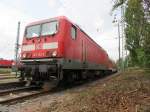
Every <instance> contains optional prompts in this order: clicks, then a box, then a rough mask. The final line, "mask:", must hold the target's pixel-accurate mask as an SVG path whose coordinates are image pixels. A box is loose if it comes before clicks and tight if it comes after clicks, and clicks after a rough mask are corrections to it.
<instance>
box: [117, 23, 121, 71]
mask: <svg viewBox="0 0 150 112" xmlns="http://www.w3.org/2000/svg"><path fill="white" fill-rule="evenodd" d="M118 44H119V45H118V52H119V67H120V65H121V63H120V60H121V59H120V51H121V50H120V24H119V22H118ZM119 69H120V68H119Z"/></svg>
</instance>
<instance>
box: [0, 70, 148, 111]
mask: <svg viewBox="0 0 150 112" xmlns="http://www.w3.org/2000/svg"><path fill="white" fill-rule="evenodd" d="M116 76H117V77H115V75H112V76H110V77H106V78H104V79H100V80H97V81H94V82H90V83H86V84H83V85H81V86H76V87H74V88H70V89H66V90H63V91H58V92H56V93H53V94H49V95H44V96H40V97H37V98H32V99H30V100H26V101H24V102H22V103H17V104H14V105H10V106H0V111H2V112H150V86H149V85H150V72H146V73H145V71H143V70H138V71H137V70H135V71H134V70H133V71H128V72H125V73H123V74H121V75H116Z"/></svg>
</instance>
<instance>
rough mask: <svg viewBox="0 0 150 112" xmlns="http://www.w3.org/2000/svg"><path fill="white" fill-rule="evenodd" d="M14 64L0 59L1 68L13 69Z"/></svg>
mask: <svg viewBox="0 0 150 112" xmlns="http://www.w3.org/2000/svg"><path fill="white" fill-rule="evenodd" d="M12 63H13V61H12V60H5V59H0V68H11V67H12Z"/></svg>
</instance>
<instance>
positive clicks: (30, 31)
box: [26, 25, 40, 38]
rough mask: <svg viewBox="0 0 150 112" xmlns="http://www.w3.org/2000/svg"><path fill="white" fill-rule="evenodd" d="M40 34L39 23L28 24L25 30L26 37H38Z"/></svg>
mask: <svg viewBox="0 0 150 112" xmlns="http://www.w3.org/2000/svg"><path fill="white" fill-rule="evenodd" d="M39 35H40V25H35V26H30V27H28V28H27V30H26V37H28V38H31V37H38V36H39Z"/></svg>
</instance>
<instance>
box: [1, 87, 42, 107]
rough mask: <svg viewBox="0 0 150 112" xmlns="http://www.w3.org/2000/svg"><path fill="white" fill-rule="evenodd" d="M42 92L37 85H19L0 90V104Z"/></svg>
mask: <svg viewBox="0 0 150 112" xmlns="http://www.w3.org/2000/svg"><path fill="white" fill-rule="evenodd" d="M43 93H44V91H42V90H40V88H39V87H37V86H30V87H19V88H15V89H9V90H4V91H0V104H1V105H2V104H9V103H12V102H14V101H18V100H23V99H25V98H29V97H33V96H36V95H40V94H43Z"/></svg>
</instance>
